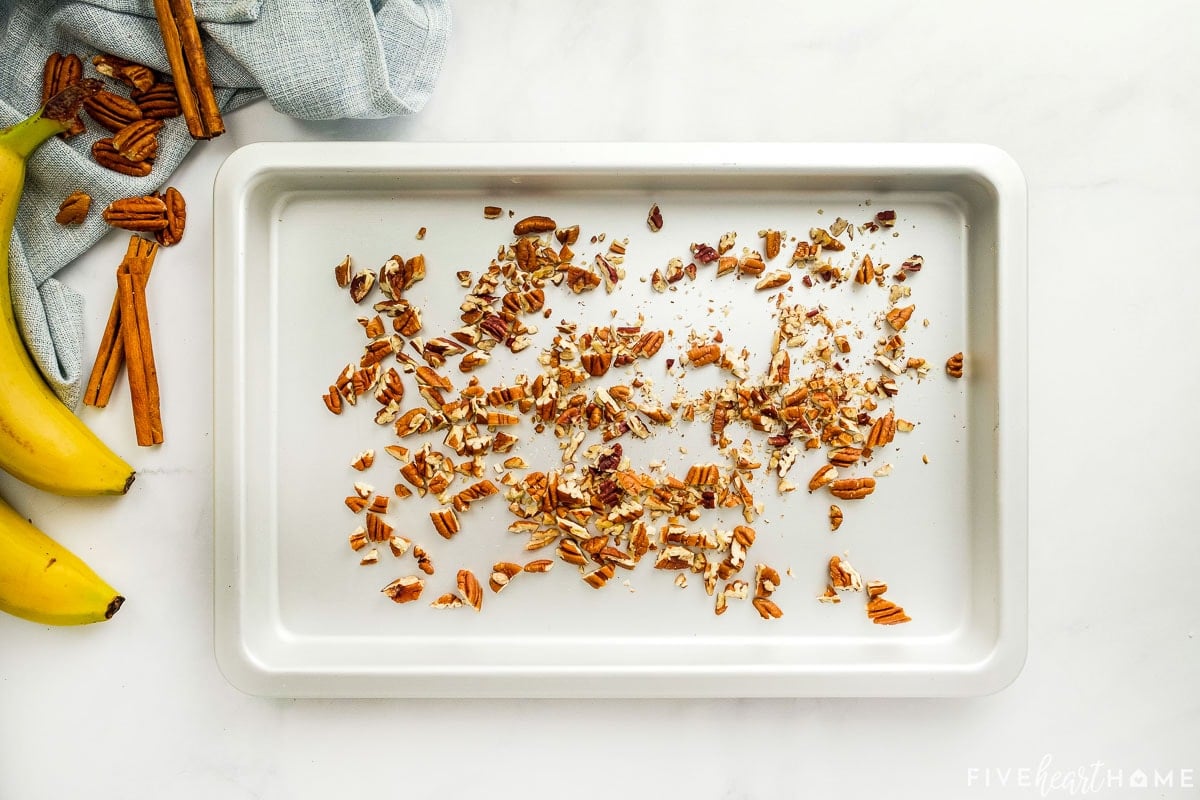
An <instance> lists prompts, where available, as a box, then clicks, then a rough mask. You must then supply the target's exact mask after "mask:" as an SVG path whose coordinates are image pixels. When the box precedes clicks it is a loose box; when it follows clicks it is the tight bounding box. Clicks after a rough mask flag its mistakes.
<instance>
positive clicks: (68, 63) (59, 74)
mask: <svg viewBox="0 0 1200 800" xmlns="http://www.w3.org/2000/svg"><path fill="white" fill-rule="evenodd" d="M82 78H83V62H81V61H80V60H79V56H77V55H75V54H74V53H67V54H65V55H64V54H63V53H51V54H50V57H49V58H47V59H46V66H45V69H44V70H43V71H42V105H45V104H46V101H48V100H49V99H50V98H51V97H54V95H56V94H58V93H59V92H61V91H62V90H63V89H66V88H67V87H68V86H74V85H76V84H77V83H79V81H80V80H81V79H82ZM85 102H86V101H85ZM85 130H87V128H86V127H85V126H84V124H83V120H82V119H80V118H79V114H76V115H75V116H74V118H72V119H71V122H70V125H69V126H68V127H67V129H66V130H65V131H63V132H62V133H61V134H59V135H60V136H61V137H62V138H64V139H70V138H71V137H72V136H78V135H79V134H81V133H83V132H84V131H85Z"/></svg>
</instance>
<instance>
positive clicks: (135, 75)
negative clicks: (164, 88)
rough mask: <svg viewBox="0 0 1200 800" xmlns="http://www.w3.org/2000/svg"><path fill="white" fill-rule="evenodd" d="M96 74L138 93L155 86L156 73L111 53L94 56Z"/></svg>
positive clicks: (93, 62) (93, 64)
mask: <svg viewBox="0 0 1200 800" xmlns="http://www.w3.org/2000/svg"><path fill="white" fill-rule="evenodd" d="M92 66H94V67H95V68H96V72H99V73H100V74H101V75H104V76H105V77H107V78H112V79H113V80H115V81H120V82H121V83H123V84H125V85H126V86H128V87H129V88H130V89H134V90H136V91H145V90H146V89H149V88H150V87H151V86H153V85H154V71H153V70H151V69H150V68H149V67H146V66H143V65H141V64H138V63H137V62H134V61H127V60H125V59H124V58H120V57H119V56H114V55H112V54H110V53H100V54H99V55H95V56H92Z"/></svg>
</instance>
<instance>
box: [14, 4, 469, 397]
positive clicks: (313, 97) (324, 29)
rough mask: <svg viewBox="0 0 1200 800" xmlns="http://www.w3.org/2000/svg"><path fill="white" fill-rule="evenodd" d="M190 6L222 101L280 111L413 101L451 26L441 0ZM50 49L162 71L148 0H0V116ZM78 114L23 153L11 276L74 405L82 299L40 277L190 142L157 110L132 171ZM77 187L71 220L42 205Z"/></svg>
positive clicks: (307, 115) (27, 102)
mask: <svg viewBox="0 0 1200 800" xmlns="http://www.w3.org/2000/svg"><path fill="white" fill-rule="evenodd" d="M193 5H194V7H195V11H196V19H197V20H198V21H199V23H200V28H201V31H202V32H203V33H204V34H206V35H207V39H206V42H205V53H206V55H207V57H208V65H209V72H210V73H211V75H212V80H213V85H214V87H215V93H216V96H217V101H218V103H219V104H220V106H221V108H222V110H230V109H232V108H236V107H238V106H240V105H244V104H246V103H248V102H251V101H252V100H256V99H258V98H260V97H263V96H265V97H266V98H267V100H269V101H270V103H271V105H272V106H274V107H275V108H276V109H277V110H279V111H280V112H282V113H284V114H288V115H290V116H293V117H297V118H300V119H312V120H316V119H338V118H347V117H350V118H360V119H368V118H379V117H390V116H399V115H403V114H412V113H415V112H416V111H418V110H420V108H421V107H422V106H423V105H424V104H425V101H426V100H428V98H429V95H430V92H431V91H432V89H433V84H434V81H435V80H436V79H437V74H438V70H439V68H440V66H441V62H442V57H443V55H444V54H445V50H446V41H447V38H448V36H449V33H450V11H449V8H448V0H320V2H311V0H194V2H193ZM53 52H60V53H75V54H76V55H78V56H79V57H80V58H81V59H83V62H84V75H85V76H90V77H97V75H96V74H95V72H94V70H93V68H92V66H91V58H92V56H94V55H95V54H96V53H98V52H106V53H111V54H113V55H117V56H120V57H122V58H125V59H129V60H131V61H136V62H138V63H141V64H145V65H146V66H148V67H151V68H153V69H156V70H159V71H160V72H163V73H166V74H169V73H170V68H169V67H168V65H167V60H166V54H165V52H164V51H163V44H162V39H161V36H160V33H159V29H158V24H157V23H156V22H155V18H154V3H153V1H152V0H88V1H87V2H55V1H54V0H0V54H2V56H0V127H5V126H7V125H11V124H12V123H14V122H17V121H18V120H20V119H23V118H25V117H26V116H28V115H29V114H31V113H33V111H34V110H35V109H36V108H37V107H38V104H39V103H40V101H41V91H42V70H43V66H44V65H45V63H46V58H47V57H48V56H49V55H50V54H51V53H53ZM109 88H110V89H111V88H113V87H109ZM114 91H118V93H124V92H126V91H127V90H126V89H125V87H121V88H120V89H119V90H117V89H114ZM83 116H84V121H85V122H86V123H88V131H87V132H86V133H83V134H81V135H79V136H76V137H74V138H73V139H71V140H69V141H63V140H61V139H58V138H55V139H52V140H51V141H49V142H47V143H46V144H45V145H43V146H42V147H41V148H40V149H39V150H38V151H37V152H36V153H35V154H34V155H33V158H32V159H31V160H30V163H29V175H28V178H27V180H26V184H25V194H24V196H23V198H22V200H21V206H20V209H19V211H18V214H17V224H16V229H15V230H14V232H13V239H12V256H11V279H10V284H11V287H12V294H13V305H14V308H15V310H16V315H17V319H18V320H19V322H20V325H21V326H22V334H23V335H24V337H25V343H26V345H27V346H28V347H29V350H30V352H31V353H32V354H33V357H34V359H35V360H36V361H37V363H38V366H39V367H41V370H42V373H43V374H44V375H45V376H46V380H47V381H48V382H49V383H50V385H51V386H52V387H53V388H54V391H55V392H56V393H57V394H58V396H59V397H60V398H62V400H63V402H65V403H67V404H68V405H69V406H70V407H72V408H74V407H75V406H76V405H77V404H78V402H79V400H80V397H81V396H82V383H83V373H84V368H85V356H84V353H83V300H82V298H81V297H80V296H79V294H78V293H77V292H74V291H73V290H71V289H70V288H69V287H67V286H66V285H64V284H62V283H61V282H59V281H57V280H55V279H54V278H52V277H51V276H52V275H54V274H55V273H56V272H58V270H60V269H61V268H62V267H63V266H65V265H66V264H68V263H70V262H71V261H72V260H73V259H74V258H75V257H76V256H78V255H80V254H81V253H83V252H84V251H85V250H87V249H88V248H89V247H91V246H92V245H93V244H95V243H96V241H97V240H99V239H100V237H102V236H103V235H104V234H105V233H106V232H107V230H108V228H107V226H106V225H105V224H104V222H103V221H102V220H101V219H100V214H99V209H103V208H105V207H106V206H107V205H108V204H109V203H110V202H111V201H113V200H115V199H117V198H119V197H129V196H133V195H144V194H149V193H151V192H153V191H156V190H158V189H160V188H161V187H163V186H164V185H166V183H167V179H168V178H169V177H170V175H171V173H172V172H174V171H175V168H176V167H177V166H179V163H180V161H182V160H183V157H184V156H185V155H186V154H187V152H188V150H190V149H191V148H192V146H193V145H194V144H195V142H194V141H193V140H192V139H191V137H190V136H189V135H188V132H187V127H186V125H185V123H184V121H183V119H182V117H180V118H176V119H171V120H167V126H166V127H165V128H164V129H163V130H162V131H161V132H160V133H159V146H158V156H157V159H156V160H155V163H154V170H153V172H151V174H150V175H149V176H147V177H145V178H131V177H127V176H125V175H121V174H119V173H116V172H111V171H109V170H107V169H105V168H103V167H101V166H99V165H98V164H96V162H95V161H93V160H92V158H91V155H90V153H91V145H92V142H94V141H95V140H96V139H99V138H103V137H104V136H108V135H110V134H109V133H108V132H107V131H105V130H103V129H101V128H100V127H99V126H98V125H96V124H95V123H94V122H91V121H90V120H89V119H88V118H87V115H86V114H84V115H83ZM79 189H84V190H85V191H87V192H88V193H89V194H90V195H91V196H92V208H93V210H92V213H90V214H89V215H88V219H87V221H86V222H84V224H82V225H80V226H77V227H70V228H67V227H63V226H61V225H59V224H58V223H56V222H55V221H54V215H55V213H56V212H57V211H58V206H59V204H60V203H61V202H62V201H63V199H64V198H66V196H67V195H69V194H70V193H71V192H73V191H76V190H79ZM114 269H115V265H114ZM106 305H107V304H106Z"/></svg>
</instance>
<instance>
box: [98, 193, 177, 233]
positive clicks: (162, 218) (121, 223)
mask: <svg viewBox="0 0 1200 800" xmlns="http://www.w3.org/2000/svg"><path fill="white" fill-rule="evenodd" d="M102 216H103V217H104V221H105V222H107V223H108V224H109V225H111V226H113V227H114V228H124V229H125V230H127V231H161V230H162V229H163V228H165V227H167V206H166V204H165V203H163V201H162V199H161V198H159V197H157V196H155V195H147V196H146V197H123V198H121V199H119V200H113V201H112V202H111V203H109V205H108V208H106V209H104V213H103V215H102Z"/></svg>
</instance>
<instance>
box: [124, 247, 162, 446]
mask: <svg viewBox="0 0 1200 800" xmlns="http://www.w3.org/2000/svg"><path fill="white" fill-rule="evenodd" d="M129 272H130V277H131V278H132V287H131V288H132V289H133V313H134V315H135V319H134V321H135V322H136V324H137V339H138V344H139V345H140V347H141V355H142V371H143V374H144V375H145V378H146V403H147V408H146V410H147V416H148V418H149V419H148V422H149V426H150V440H151V442H152V443H154V444H162V442H163V429H162V406H161V403H160V398H159V394H158V367H157V366H155V364H154V344H153V341H152V339H151V336H150V313H149V311H148V309H147V307H146V279H147V278H149V277H150V268H149V265H148V264H147V263H146V260H145V259H140V258H135V259H133V261H132V262H131V263H130V265H129Z"/></svg>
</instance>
